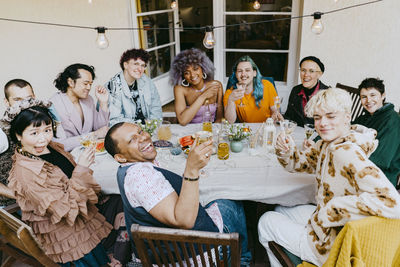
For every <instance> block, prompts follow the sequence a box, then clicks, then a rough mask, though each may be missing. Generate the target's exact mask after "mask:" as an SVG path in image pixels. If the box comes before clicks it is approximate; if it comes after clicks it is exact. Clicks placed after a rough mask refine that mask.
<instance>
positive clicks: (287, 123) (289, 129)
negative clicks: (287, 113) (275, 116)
mask: <svg viewBox="0 0 400 267" xmlns="http://www.w3.org/2000/svg"><path fill="white" fill-rule="evenodd" d="M281 125H282V127H283V130H284V131H285V134H286V135H290V134H292V133H293V131H294V129H296V126H297V123H296V122H294V121H291V120H284V121H283V122H281Z"/></svg>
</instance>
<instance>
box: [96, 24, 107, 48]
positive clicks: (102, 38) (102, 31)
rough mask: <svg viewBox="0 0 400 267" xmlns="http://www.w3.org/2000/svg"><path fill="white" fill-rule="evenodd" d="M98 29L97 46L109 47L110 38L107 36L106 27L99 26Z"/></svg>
mask: <svg viewBox="0 0 400 267" xmlns="http://www.w3.org/2000/svg"><path fill="white" fill-rule="evenodd" d="M96 30H97V39H96V44H97V47H98V48H100V49H106V48H107V47H108V39H107V37H106V28H104V27H97V28H96Z"/></svg>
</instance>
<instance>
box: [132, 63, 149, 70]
mask: <svg viewBox="0 0 400 267" xmlns="http://www.w3.org/2000/svg"><path fill="white" fill-rule="evenodd" d="M133 66H135V67H141V68H143V69H145V68H147V64H140V63H139V62H135V63H133Z"/></svg>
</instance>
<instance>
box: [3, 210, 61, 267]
mask: <svg viewBox="0 0 400 267" xmlns="http://www.w3.org/2000/svg"><path fill="white" fill-rule="evenodd" d="M18 209H19V207H18V205H17V204H13V205H10V206H8V207H6V208H0V234H1V235H2V236H3V238H4V239H5V240H4V241H3V240H2V241H1V242H2V249H4V250H5V251H6V252H7V254H12V255H10V256H12V257H14V258H16V259H20V257H23V256H24V253H25V254H27V255H26V256H28V257H29V256H31V257H32V258H33V261H32V262H33V263H34V262H35V260H36V261H37V262H38V264H35V265H36V266H59V265H57V264H56V263H55V262H54V261H52V260H51V259H50V258H48V257H47V256H46V255H45V253H44V252H43V250H42V247H41V245H40V243H39V242H38V241H37V239H36V236H35V234H34V233H33V231H32V228H31V227H30V226H28V225H27V224H25V223H24V222H23V221H21V220H20V219H18V218H17V217H15V216H14V215H12V213H13V212H14V211H16V210H18ZM15 248H17V250H16V249H15ZM18 250H20V251H22V252H23V253H20V252H19V251H18Z"/></svg>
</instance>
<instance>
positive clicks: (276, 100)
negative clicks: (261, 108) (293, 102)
mask: <svg viewBox="0 0 400 267" xmlns="http://www.w3.org/2000/svg"><path fill="white" fill-rule="evenodd" d="M282 102H283V97H282V98H280V97H279V96H275V97H274V105H275V108H276V110H278V111H279V113H280V112H281V106H282Z"/></svg>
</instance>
